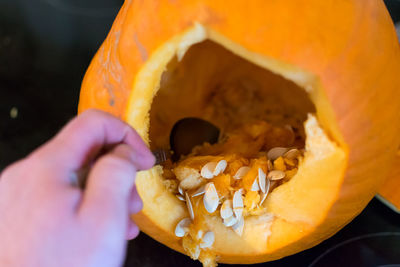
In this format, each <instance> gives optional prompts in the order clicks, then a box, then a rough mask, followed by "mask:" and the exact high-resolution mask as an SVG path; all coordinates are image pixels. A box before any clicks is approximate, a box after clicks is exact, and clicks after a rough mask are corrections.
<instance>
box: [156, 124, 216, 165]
mask: <svg viewBox="0 0 400 267" xmlns="http://www.w3.org/2000/svg"><path fill="white" fill-rule="evenodd" d="M219 134H220V130H219V129H218V127H216V126H215V125H214V124H212V123H210V122H208V121H206V120H203V119H200V118H184V119H181V120H179V121H177V122H176V123H175V124H174V126H173V127H172V130H171V134H170V138H169V142H170V146H171V150H172V152H173V154H172V155H171V158H172V160H173V161H177V160H179V159H180V158H181V156H183V155H188V154H189V153H190V152H191V151H192V149H193V148H194V147H195V146H198V145H202V144H204V143H205V142H207V143H210V144H215V143H216V142H217V141H218V138H219ZM153 154H154V155H155V157H156V164H160V163H162V162H164V161H165V160H167V158H168V157H169V155H168V153H167V152H166V151H165V150H162V149H161V150H155V151H153Z"/></svg>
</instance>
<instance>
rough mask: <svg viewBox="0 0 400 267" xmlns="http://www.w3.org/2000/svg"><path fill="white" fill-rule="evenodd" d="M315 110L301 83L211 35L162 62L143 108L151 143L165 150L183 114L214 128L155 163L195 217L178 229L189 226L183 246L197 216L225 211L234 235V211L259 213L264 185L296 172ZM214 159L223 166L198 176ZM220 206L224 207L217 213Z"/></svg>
mask: <svg viewBox="0 0 400 267" xmlns="http://www.w3.org/2000/svg"><path fill="white" fill-rule="evenodd" d="M315 112H316V108H315V106H314V104H313V102H312V101H311V99H310V98H309V95H308V94H307V93H306V91H305V90H304V89H303V88H301V87H299V86H298V85H296V84H295V83H294V82H292V81H290V80H288V79H285V78H284V77H282V76H280V75H277V74H275V73H273V72H271V71H269V70H267V69H265V68H262V67H259V66H257V65H255V64H254V63H251V62H249V61H247V60H245V59H243V58H241V57H240V56H237V55H235V54H234V53H232V52H231V51H229V50H227V49H226V48H224V47H223V46H221V45H219V44H217V43H216V42H213V41H211V40H205V41H202V42H200V43H197V44H194V45H192V46H191V47H190V48H189V49H188V50H187V51H186V53H185V55H184V56H183V58H182V59H181V60H178V57H177V56H175V57H174V58H173V59H172V60H171V61H170V62H169V63H168V65H167V67H166V69H165V71H164V72H163V74H162V77H161V82H160V88H159V90H158V91H157V95H156V96H155V98H154V99H153V103H152V107H151V110H150V130H149V137H150V145H151V147H152V149H153V150H156V149H164V150H169V149H170V144H169V142H170V139H169V135H170V132H171V130H172V128H173V125H174V124H175V123H176V122H177V121H179V120H180V119H183V118H187V117H198V118H202V119H205V120H207V121H209V122H211V123H213V124H214V125H216V126H218V127H219V128H220V129H221V134H220V140H219V142H218V143H217V144H214V145H210V144H204V145H201V146H198V147H196V148H194V149H193V151H192V153H191V154H190V155H188V156H184V157H183V158H181V159H180V160H179V161H177V162H172V161H171V160H168V161H166V162H164V163H163V164H162V167H163V179H164V184H165V186H166V188H167V189H168V190H169V191H170V192H171V193H173V194H176V195H177V197H178V198H179V199H180V200H182V201H186V204H188V202H190V204H188V205H189V214H190V215H191V217H192V220H194V221H193V222H192V223H191V224H189V226H185V227H186V228H185V229H186V230H185V231H187V232H189V230H188V229H189V228H190V229H191V230H190V231H192V234H191V236H189V235H186V236H185V237H184V240H183V243H184V247H185V249H186V250H187V251H188V252H189V253H190V254H193V253H194V254H196V252H195V251H196V249H195V248H196V244H197V245H198V244H201V242H202V241H201V240H202V238H203V236H202V234H200V236H199V231H203V232H205V231H206V230H207V229H202V226H201V225H202V222H201V221H202V220H201V218H202V216H207V215H209V214H214V215H215V216H222V217H224V216H225V218H223V221H224V224H225V225H226V226H227V227H232V229H234V230H235V231H236V232H237V234H239V235H241V234H242V231H243V223H242V222H241V221H240V219H243V217H248V216H257V215H262V214H264V213H265V212H264V211H265V209H264V208H263V207H262V205H263V202H264V201H265V199H266V198H267V196H268V192H271V191H272V190H273V189H274V188H276V187H278V186H280V185H281V184H283V183H285V182H287V181H289V180H290V178H292V177H293V176H294V175H295V174H296V173H297V168H298V165H299V162H300V161H301V158H302V152H301V151H304V147H305V139H306V135H305V129H304V123H305V121H306V119H307V116H308V114H314V113H315ZM288 153H289V154H288ZM290 153H292V155H290ZM218 163H219V165H220V166H221V164H222V165H223V166H222V169H221V170H222V171H220V173H219V174H215V173H214V174H213V175H211V177H208V178H204V177H205V175H204V173H203V172H204V171H207V170H205V169H206V168H207V166H212V167H210V168H215V167H216V166H215V164H218ZM207 164H208V165H207ZM218 168H219V167H218ZM208 171H209V172H210V171H211V172H213V169H210V170H208ZM217 172H218V171H217ZM274 173H275V177H274V176H273V174H274ZM271 174H272V175H271ZM262 176H263V177H262ZM261 179H264V180H263V181H261ZM215 192H216V193H217V194H218V198H219V200H215V199H214V200H210V201H208V202H207V201H206V200H205V199H207V198H208V196H207V194H208V195H210V194H211V195H212V194H213V193H215ZM214 195H215V194H214ZM213 201H214V202H213ZM215 201H217V202H219V203H217V204H216V203H215ZM238 203H239V204H238ZM220 204H221V205H220ZM224 205H225V206H224ZM237 205H239V206H240V207H237ZM216 207H219V208H218V209H216ZM224 207H225V208H227V209H228V211H227V215H223V214H222V213H223V211H222V209H224ZM191 209H193V210H191ZM215 211H217V212H215ZM218 211H219V212H218ZM187 222H188V221H187V219H186V220H184V221H183V222H182V223H181V224H185V223H187ZM179 227H182V225H181V226H179ZM188 227H189V228H188ZM203 228H204V227H203ZM199 229H200V230H199ZM177 231H178V233H177V235H181V234H182V229H177ZM179 231H181V232H179ZM185 234H186V233H185ZM196 242H197V243H196ZM190 251H192V252H190ZM192 256H193V257H195V258H196V257H198V255H197V256H196V255H192Z"/></svg>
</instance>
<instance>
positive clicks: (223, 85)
mask: <svg viewBox="0 0 400 267" xmlns="http://www.w3.org/2000/svg"><path fill="white" fill-rule="evenodd" d="M310 112H311V113H314V112H315V107H314V105H313V103H312V102H311V100H310V99H309V97H308V95H307V93H306V92H305V91H304V90H303V89H302V88H300V87H299V86H298V85H296V84H295V83H293V82H291V81H289V80H286V79H284V78H283V77H281V76H279V75H276V74H274V73H272V72H270V71H268V70H266V69H263V68H261V67H259V66H256V65H255V64H253V63H250V62H249V61H246V60H244V59H242V58H241V57H239V56H236V55H234V54H233V53H232V52H230V51H228V50H227V49H225V48H224V47H222V46H220V45H218V44H217V43H215V42H213V41H210V40H206V41H203V42H201V43H198V44H195V45H193V46H192V47H190V49H189V50H188V51H187V52H186V54H185V56H184V57H183V58H182V60H181V61H180V62H179V61H178V60H177V58H176V57H174V59H173V60H172V61H171V62H170V63H169V64H168V66H167V68H166V71H164V73H163V75H162V79H161V85H160V89H159V91H158V93H157V95H156V97H155V98H154V100H153V104H152V108H151V111H150V140H151V146H152V148H168V146H169V133H170V131H171V129H172V126H173V125H174V123H175V122H176V121H177V120H179V119H181V118H185V117H200V118H204V119H206V120H208V121H211V122H213V123H214V124H215V125H217V126H219V127H220V128H221V129H222V131H224V130H228V131H229V130H230V129H232V128H235V127H237V126H239V125H240V124H242V123H246V122H249V121H251V120H257V119H263V120H267V121H269V122H272V123H273V124H277V125H285V124H290V125H292V126H294V127H295V128H298V129H299V131H301V132H303V122H304V121H305V120H306V118H307V114H308V113H310Z"/></svg>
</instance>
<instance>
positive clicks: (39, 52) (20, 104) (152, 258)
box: [0, 0, 400, 266]
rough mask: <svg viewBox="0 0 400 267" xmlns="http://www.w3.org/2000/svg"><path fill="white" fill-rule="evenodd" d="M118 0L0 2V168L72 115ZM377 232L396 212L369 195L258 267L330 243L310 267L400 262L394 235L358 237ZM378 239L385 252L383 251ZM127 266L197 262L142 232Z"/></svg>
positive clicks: (398, 13) (394, 228)
mask: <svg viewBox="0 0 400 267" xmlns="http://www.w3.org/2000/svg"><path fill="white" fill-rule="evenodd" d="M386 2H387V5H388V7H389V8H390V11H391V15H392V17H393V18H394V19H395V20H396V21H398V20H400V1H394V0H392V1H386ZM121 3H122V1H121V0H108V1H106V0H96V1H95V0H80V1H79V0H69V1H68V0H19V1H18V0H0V88H1V97H0V170H1V169H3V168H4V167H5V166H6V165H8V164H9V163H11V162H13V161H15V160H17V159H19V158H21V157H23V156H24V155H26V154H27V153H29V152H30V151H31V150H33V149H34V148H36V147H37V146H39V145H41V144H42V143H43V142H45V141H46V140H48V139H49V138H50V137H51V136H53V135H54V134H55V133H56V132H57V131H58V130H59V129H60V128H61V127H62V125H64V124H65V123H66V122H67V121H68V120H69V119H71V118H72V117H73V116H74V115H75V114H76V109H77V103H78V96H79V87H80V83H81V80H82V77H83V75H84V73H85V70H86V68H87V66H88V64H89V62H90V59H91V58H92V56H93V55H94V53H95V51H96V50H97V48H98V47H99V45H100V44H101V42H102V40H103V39H104V38H105V36H106V34H107V32H108V30H109V28H110V26H111V24H112V21H113V19H114V17H115V15H116V14H117V11H118V8H119V6H120V5H121ZM13 107H15V108H17V109H18V116H17V117H16V118H11V117H10V110H11V109H12V108H13ZM381 232H386V233H387V232H397V233H399V232H400V215H398V214H395V213H393V212H392V211H390V210H389V209H388V208H386V207H385V206H384V205H383V204H381V203H380V202H379V201H377V200H373V201H372V202H371V203H370V204H369V205H368V207H367V208H366V209H365V210H364V212H363V213H362V214H361V215H360V216H358V217H357V218H356V219H355V220H354V221H353V222H351V223H350V224H349V225H348V226H346V227H345V228H344V229H343V230H341V231H340V232H339V233H338V234H336V235H334V236H333V237H332V238H330V239H328V240H327V241H324V242H323V243H322V244H320V245H319V246H316V247H314V248H312V249H309V250H306V251H304V252H302V253H299V254H296V255H294V256H291V257H287V258H285V259H283V260H279V261H275V262H270V263H265V264H260V266H308V265H309V264H310V263H311V262H313V261H314V260H316V259H317V258H318V257H319V256H320V255H322V254H324V253H325V252H326V251H327V250H328V249H329V248H332V247H335V246H339V247H338V248H337V249H333V250H332V252H330V253H328V254H326V256H324V257H323V258H321V260H320V261H318V262H317V263H316V264H315V265H314V266H378V265H383V264H399V265H400V262H399V259H398V255H399V254H400V251H399V250H400V249H399V236H398V234H391V233H389V234H380V235H378V236H375V235H373V236H366V237H365V236H364V235H366V234H370V233H381ZM379 236H380V237H379ZM382 236H383V237H382ZM374 237H375V238H374ZM354 238H356V239H355V240H354V241H353V242H348V243H347V242H345V243H344V244H343V245H340V244H342V243H343V242H344V241H346V240H348V239H354ZM357 238H358V239H357ZM376 238H377V239H376ZM374 240H375V241H374ZM0 242H1V240H0ZM381 244H384V247H386V248H388V249H386V250H383V251H382V250H381V249H382V247H383V245H381ZM393 250H394V251H395V252H396V251H399V252H398V254H396V253H395V252H393ZM393 253H394V257H393V255H392V254H393ZM396 257H397V258H396ZM358 258H360V259H362V261H357V259H358ZM126 266H200V264H199V263H198V262H193V261H191V260H190V259H189V258H188V257H186V256H183V255H181V254H179V253H176V252H174V251H172V250H171V249H169V248H167V247H165V246H163V245H161V244H159V243H157V242H156V241H153V240H152V239H151V238H149V237H147V236H146V235H143V234H141V235H140V236H139V238H137V239H136V240H134V241H132V242H130V245H129V249H128V256H127V261H126Z"/></svg>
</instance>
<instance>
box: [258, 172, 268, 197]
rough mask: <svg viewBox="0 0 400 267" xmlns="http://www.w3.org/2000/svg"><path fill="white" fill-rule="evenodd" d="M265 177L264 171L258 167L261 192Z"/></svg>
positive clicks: (263, 189)
mask: <svg viewBox="0 0 400 267" xmlns="http://www.w3.org/2000/svg"><path fill="white" fill-rule="evenodd" d="M265 179H266V175H265V172H264V171H263V170H262V169H261V168H258V184H259V185H260V189H261V192H263V193H265Z"/></svg>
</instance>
